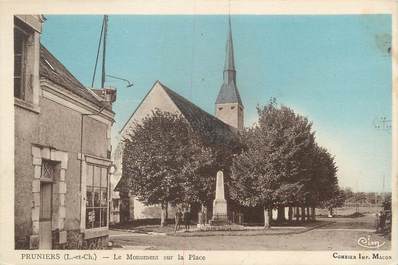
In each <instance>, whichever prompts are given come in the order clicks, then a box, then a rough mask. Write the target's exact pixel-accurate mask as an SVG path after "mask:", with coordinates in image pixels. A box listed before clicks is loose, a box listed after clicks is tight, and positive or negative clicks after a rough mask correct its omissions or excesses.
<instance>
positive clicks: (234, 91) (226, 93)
mask: <svg viewBox="0 0 398 265" xmlns="http://www.w3.org/2000/svg"><path fill="white" fill-rule="evenodd" d="M224 103H238V104H239V105H241V106H243V104H242V100H241V98H240V95H239V91H238V88H237V87H236V84H235V82H228V83H226V82H224V83H223V84H222V86H221V88H220V92H218V96H217V100H216V104H224Z"/></svg>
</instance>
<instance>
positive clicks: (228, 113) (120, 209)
mask: <svg viewBox="0 0 398 265" xmlns="http://www.w3.org/2000/svg"><path fill="white" fill-rule="evenodd" d="M155 109H159V110H161V111H166V112H171V113H176V114H181V115H182V116H183V117H184V118H185V119H186V120H187V122H188V123H189V124H190V125H191V126H192V128H193V129H195V128H203V127H204V128H209V129H208V131H207V132H205V133H204V134H205V135H203V136H204V138H206V139H205V140H207V141H209V142H217V143H221V144H228V143H230V141H238V133H239V131H241V130H243V127H244V106H243V103H242V99H241V97H240V94H239V90H238V86H237V84H236V69H235V60H234V48H233V40H232V29H231V20H230V19H229V21H228V34H227V42H226V55H225V64H224V71H223V83H222V85H221V88H220V91H219V94H218V96H217V99H216V101H215V114H214V115H211V114H209V113H207V112H206V111H204V110H202V109H201V108H200V107H198V106H197V105H195V104H194V103H192V102H190V101H189V100H188V99H186V98H184V97H182V96H181V95H179V94H177V93H176V92H175V91H173V90H172V89H171V88H169V87H167V86H166V85H164V84H163V83H161V82H160V81H156V82H155V83H154V85H153V86H152V88H151V89H150V90H149V92H148V93H147V95H146V96H145V97H144V99H143V100H142V101H141V103H140V104H139V105H138V107H137V109H136V110H135V111H134V112H133V113H132V114H131V116H130V118H129V119H128V121H127V122H126V123H125V125H124V126H123V128H122V130H121V131H120V134H121V138H122V139H125V138H126V137H128V135H129V134H130V133H131V132H132V131H133V129H134V124H136V123H139V122H140V121H141V120H142V119H143V118H145V117H146V116H148V115H150V114H151V113H152V111H153V110H155ZM210 128H212V129H210ZM210 130H211V131H210ZM122 154H123V143H122V142H120V143H119V144H118V146H117V148H116V150H115V152H114V162H115V165H116V172H115V174H114V179H113V182H114V184H116V183H117V184H116V185H115V186H114V187H115V188H114V192H113V196H112V198H113V203H112V204H111V209H110V214H111V222H114V223H117V222H128V221H132V220H139V219H149V218H160V212H161V211H160V206H157V205H153V206H145V205H144V204H143V203H141V202H140V201H138V200H137V199H135V197H134V194H131V192H130V191H129V189H128V188H127V185H126V179H125V178H124V177H122V175H123V174H122V171H123V168H122ZM174 210H175V209H174V208H173V207H170V206H169V209H168V213H169V216H174Z"/></svg>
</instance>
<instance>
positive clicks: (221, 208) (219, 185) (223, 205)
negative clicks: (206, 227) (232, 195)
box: [210, 171, 228, 225]
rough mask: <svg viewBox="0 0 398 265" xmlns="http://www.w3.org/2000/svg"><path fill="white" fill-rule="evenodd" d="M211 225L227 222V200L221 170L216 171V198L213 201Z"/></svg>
mask: <svg viewBox="0 0 398 265" xmlns="http://www.w3.org/2000/svg"><path fill="white" fill-rule="evenodd" d="M210 224H211V225H226V224H228V215H227V201H226V200H225V193H224V175H223V172H222V171H218V172H217V180H216V198H215V199H214V201H213V218H212V220H211V222H210Z"/></svg>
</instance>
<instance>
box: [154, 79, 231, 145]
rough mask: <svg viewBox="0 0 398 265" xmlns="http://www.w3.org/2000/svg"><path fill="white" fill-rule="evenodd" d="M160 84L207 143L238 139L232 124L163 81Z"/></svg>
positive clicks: (221, 142)
mask: <svg viewBox="0 0 398 265" xmlns="http://www.w3.org/2000/svg"><path fill="white" fill-rule="evenodd" d="M159 83H160V82H159ZM160 84H161V86H162V87H163V88H164V90H165V91H166V93H167V94H168V95H169V97H170V99H171V100H172V101H173V102H174V104H176V106H177V108H178V109H179V110H180V111H181V114H182V115H183V116H184V117H185V118H186V119H187V121H188V122H189V124H190V125H191V126H192V128H193V129H194V130H195V131H196V132H198V133H199V135H200V136H201V137H202V140H203V141H204V142H205V143H206V144H210V145H211V144H216V145H218V144H230V143H231V141H232V142H235V141H238V135H237V133H236V132H235V131H234V129H233V128H232V127H231V126H229V125H228V124H226V123H224V122H223V121H221V120H220V119H218V118H216V117H214V116H213V115H210V114H209V113H207V112H206V111H204V110H202V109H201V108H199V107H198V106H196V105H195V104H193V103H192V102H190V101H189V100H187V99H186V98H184V97H182V96H181V95H179V94H177V93H176V92H174V91H173V90H171V89H170V88H168V87H166V86H165V85H163V84H162V83H160Z"/></svg>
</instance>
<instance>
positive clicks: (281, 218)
mask: <svg viewBox="0 0 398 265" xmlns="http://www.w3.org/2000/svg"><path fill="white" fill-rule="evenodd" d="M276 220H277V222H278V223H283V222H284V221H285V220H286V219H285V206H278V216H277V218H276Z"/></svg>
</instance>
